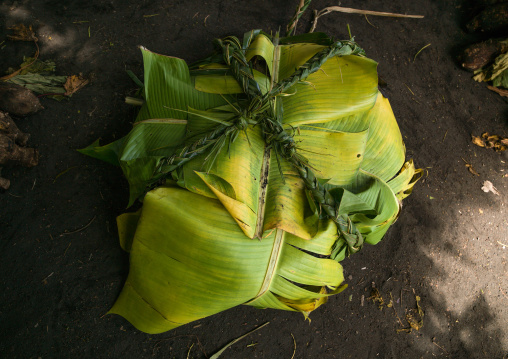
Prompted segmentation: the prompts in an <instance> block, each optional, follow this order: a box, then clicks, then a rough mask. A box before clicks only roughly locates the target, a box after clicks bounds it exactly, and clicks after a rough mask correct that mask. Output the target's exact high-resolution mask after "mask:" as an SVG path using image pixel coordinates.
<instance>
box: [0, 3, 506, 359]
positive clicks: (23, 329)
mask: <svg viewBox="0 0 508 359" xmlns="http://www.w3.org/2000/svg"><path fill="white" fill-rule="evenodd" d="M296 3H297V1H280V0H279V1H261V0H254V1H251V2H246V1H238V0H221V1H195V0H187V1H183V0H182V1H146V0H144V1H120V0H111V1H100V0H91V1H78V0H72V1H56V0H46V1H41V0H32V1H26V0H25V1H23V0H19V1H3V4H2V5H0V42H1V41H2V40H4V39H5V35H6V30H5V28H6V26H9V25H12V24H15V23H19V22H24V23H26V24H33V25H34V28H35V29H36V31H37V34H38V35H39V38H40V47H41V59H43V60H45V59H53V60H54V61H55V62H56V63H57V72H58V73H59V74H76V73H79V72H82V73H84V74H91V73H93V74H94V75H95V80H94V81H93V83H92V84H91V85H88V86H87V87H85V88H84V89H82V90H81V91H80V92H78V93H77V94H76V95H75V96H73V97H72V99H71V100H70V101H62V102H56V101H54V100H51V99H42V102H43V105H44V107H45V110H44V111H42V112H40V113H39V114H37V115H34V116H31V117H28V118H25V119H21V120H18V121H17V123H18V126H19V127H20V128H21V129H22V130H23V131H25V132H28V133H31V134H32V137H31V139H30V142H29V144H30V145H31V146H33V147H36V148H38V149H39V151H40V153H41V157H40V163H39V165H38V166H37V167H35V168H32V169H24V168H12V167H9V168H5V169H4V171H3V176H4V177H7V178H10V179H11V182H12V186H11V188H10V190H9V191H7V192H4V193H0V263H2V264H1V270H0V356H1V357H2V358H120V357H122V358H152V357H153V358H205V357H209V356H211V354H213V353H214V352H216V351H217V350H218V349H219V348H221V347H223V346H224V345H225V344H227V343H228V342H229V341H231V340H233V339H234V338H236V337H238V336H240V335H242V334H244V333H246V332H248V331H250V330H251V329H253V328H255V327H256V326H258V325H260V324H262V323H265V322H267V321H269V322H270V324H269V325H268V326H266V327H265V328H263V329H261V330H259V331H257V332H256V333H254V334H252V335H251V336H249V337H247V338H245V339H243V340H242V341H241V342H238V343H237V344H235V345H233V346H232V347H231V348H229V349H228V350H227V351H226V352H224V354H223V355H222V358H288V359H290V358H293V357H294V358H499V359H501V358H506V357H507V355H508V331H507V329H506V328H507V323H508V294H507V293H508V275H507V270H508V265H507V252H508V250H507V249H506V247H507V245H508V222H507V218H508V217H507V215H506V211H507V209H508V208H507V203H508V201H507V198H508V197H507V196H508V177H506V176H504V175H505V174H506V173H508V166H507V165H506V163H507V162H508V151H506V152H505V153H502V154H498V153H496V152H494V151H493V150H486V149H482V148H479V147H476V146H474V145H473V144H472V143H471V134H475V135H480V134H481V133H482V132H485V131H488V132H490V133H496V134H499V135H503V136H507V135H508V128H507V120H506V118H507V117H506V116H507V114H508V111H507V110H508V108H507V105H506V101H505V100H504V99H503V98H502V97H500V96H499V95H497V94H496V93H494V92H491V91H489V90H488V89H487V88H486V86H485V85H484V84H479V83H476V82H474V81H473V80H472V79H471V75H470V74H469V73H467V72H465V71H463V70H461V68H460V67H459V64H458V63H457V61H456V60H455V57H456V53H457V51H458V50H459V49H460V48H461V47H463V46H464V45H465V44H469V43H472V42H474V41H476V40H478V39H480V36H477V35H470V34H466V33H465V31H464V30H463V28H464V26H463V25H464V23H465V21H467V20H468V19H469V18H470V17H471V12H470V8H469V7H468V6H467V5H466V4H465V3H464V4H463V3H462V1H459V0H450V1H445V0H442V1H438V0H421V1H404V0H393V1H388V2H387V1H381V0H367V1H361V2H357V1H352V0H344V1H342V2H341V5H342V6H347V7H355V8H362V9H369V10H377V11H390V12H399V13H408V14H421V15H424V16H425V18H424V19H421V20H416V19H395V18H380V17H373V16H370V17H369V18H368V20H369V22H370V24H369V22H367V21H366V18H365V17H363V16H361V15H347V14H338V13H335V14H330V15H327V16H326V17H323V18H321V19H320V22H319V24H318V28H317V31H324V32H326V33H328V34H329V35H333V36H335V37H336V38H347V37H348V33H347V24H349V25H350V28H351V31H352V33H353V35H355V37H356V40H357V41H358V42H359V44H360V45H361V46H362V47H363V48H364V49H365V50H366V52H367V55H368V56H369V57H371V58H373V59H374V60H376V61H378V62H379V74H380V76H381V77H382V79H383V80H384V81H386V83H387V86H386V87H385V88H384V89H383V92H384V94H385V95H386V96H387V97H388V98H389V99H390V101H391V105H392V107H393V110H394V113H395V115H396V117H397V119H398V121H399V125H400V129H401V131H402V134H403V137H404V139H405V141H406V147H407V154H408V158H414V159H415V161H416V164H417V165H418V166H419V167H423V168H426V169H427V170H428V176H426V177H425V179H423V180H421V181H420V182H419V183H418V184H417V185H416V186H415V190H414V192H413V194H412V195H411V196H410V197H409V198H407V199H406V200H405V202H404V206H403V210H402V213H401V216H400V218H399V219H398V221H397V223H396V224H395V225H394V226H393V227H392V228H391V229H390V230H389V232H388V234H387V235H386V237H385V239H384V240H383V241H382V242H381V243H380V244H378V245H377V246H374V247H372V246H369V247H366V248H364V249H363V251H362V252H361V253H359V254H356V255H354V256H352V257H351V258H349V259H347V260H345V261H344V262H342V264H343V266H344V268H345V272H346V274H345V275H346V278H347V282H348V284H349V288H348V289H347V290H346V291H345V292H343V293H341V294H339V295H337V296H335V297H332V298H331V299H330V301H329V303H327V304H326V305H325V306H322V307H321V308H319V310H317V311H315V312H314V313H312V315H311V319H312V321H311V322H310V323H309V322H306V321H304V318H303V316H302V315H300V314H297V313H290V312H282V311H275V310H257V309H254V308H251V307H247V306H242V307H237V308H234V309H232V310H229V311H227V312H223V313H220V314H218V315H215V316H213V317H210V318H206V319H203V320H200V321H198V322H194V323H191V324H189V325H186V326H183V327H180V328H178V329H176V330H173V331H171V332H168V333H165V334H161V335H147V334H144V333H141V332H139V331H137V330H135V329H134V328H133V327H132V326H131V325H130V324H129V323H128V322H127V321H125V320H124V319H123V318H121V317H119V316H113V315H104V314H105V313H106V312H107V311H108V309H109V308H110V307H111V306H112V304H113V303H114V301H115V299H116V297H117V295H118V293H119V291H120V289H121V287H122V285H123V282H124V280H125V279H126V276H127V273H128V256H127V254H126V253H124V252H123V251H122V250H121V248H120V246H119V244H118V238H117V233H116V224H115V217H116V216H117V215H119V214H121V213H123V212H124V211H125V207H126V205H127V198H128V193H127V190H128V188H127V183H126V181H125V180H124V178H123V177H122V175H121V172H120V170H119V169H117V168H114V167H112V166H110V165H108V164H105V163H102V162H99V161H96V160H94V159H92V158H88V157H85V156H83V155H81V154H79V153H78V152H76V151H75V150H76V149H78V148H83V147H85V146H87V145H89V144H90V143H91V142H93V141H94V140H96V139H97V138H98V137H100V138H102V140H103V142H104V143H106V142H110V141H112V140H114V139H115V138H119V137H120V136H123V135H125V134H126V133H127V132H128V131H129V129H130V123H131V122H132V121H133V119H134V116H135V113H136V109H135V108H132V107H130V106H128V105H126V104H124V98H125V96H126V95H131V94H132V93H133V91H134V90H135V87H136V86H135V84H134V83H133V82H132V81H131V80H130V78H129V77H128V76H127V74H126V72H125V70H132V71H133V72H134V73H136V74H137V75H138V76H139V77H142V62H141V53H140V51H139V50H138V48H137V45H143V46H145V47H147V48H148V49H150V50H153V51H155V52H158V53H162V54H168V55H172V56H176V57H181V58H184V59H186V60H187V61H188V62H192V61H194V60H197V59H199V58H201V57H204V56H205V55H207V54H208V53H209V52H210V51H211V50H212V45H211V42H212V40H213V39H214V38H217V37H224V36H226V35H236V36H241V35H242V34H243V33H244V32H246V31H248V30H251V29H254V28H262V29H264V30H265V31H267V32H270V31H276V30H278V29H279V28H284V27H285V25H286V24H287V22H288V20H289V18H290V17H291V16H292V14H293V11H294V8H295V6H296ZM332 3H333V4H335V3H334V2H326V1H317V0H316V1H314V2H313V3H312V5H311V8H312V9H321V8H323V7H325V6H328V5H332ZM85 21H86V22H85ZM309 25H310V12H308V13H307V14H306V15H305V16H304V17H303V18H302V19H301V21H300V23H299V27H298V31H299V32H300V33H301V32H304V31H306V30H308V29H309V27H310V26H309ZM427 44H431V45H430V46H428V47H427V48H425V49H424V50H423V51H422V52H421V53H420V54H419V55H418V57H416V60H414V56H415V54H416V53H417V52H418V50H420V49H421V48H422V47H423V46H425V45H427ZM6 45H7V46H5V47H4V48H2V50H0V69H1V73H2V74H3V72H4V70H7V68H8V67H9V66H16V65H18V64H19V63H21V62H22V57H23V55H25V56H29V55H30V56H31V55H32V54H33V44H29V43H26V44H21V43H12V42H8V41H7V42H6ZM464 161H467V162H468V163H470V164H471V165H472V166H473V167H474V169H475V170H476V171H477V172H478V173H479V176H475V175H473V174H472V173H470V172H468V170H467V168H466V167H465V162H464ZM485 180H490V181H491V182H492V183H493V184H494V186H495V187H497V189H498V190H499V192H500V195H498V196H497V195H495V194H493V193H484V192H483V191H482V190H481V187H482V183H483V181H485ZM373 282H374V283H375V285H376V287H377V288H378V289H379V291H380V294H381V295H382V296H383V298H384V299H385V301H386V302H389V300H390V296H392V298H393V302H394V305H393V307H391V308H386V307H385V308H384V309H382V310H380V309H379V308H378V306H377V304H376V303H374V302H373V301H372V300H368V299H367V298H368V297H369V296H370V292H371V287H372V283H373ZM416 295H417V296H419V297H421V302H420V303H421V306H422V309H423V311H424V312H425V317H424V325H423V328H421V329H420V330H419V331H413V332H412V333H404V332H401V333H399V332H397V329H401V328H402V326H401V323H400V322H402V324H404V325H405V326H407V322H406V321H405V312H406V311H407V310H409V309H413V308H416V301H415V296H416ZM362 298H364V300H362ZM397 316H398V317H399V318H400V322H399V319H398V318H397ZM293 338H294V341H293ZM295 346H296V349H295ZM293 353H294V356H293Z"/></svg>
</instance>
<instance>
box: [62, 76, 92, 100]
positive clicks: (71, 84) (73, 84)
mask: <svg viewBox="0 0 508 359" xmlns="http://www.w3.org/2000/svg"><path fill="white" fill-rule="evenodd" d="M88 82H89V80H88V79H87V78H84V77H83V76H82V75H81V74H79V75H72V76H69V77H67V81H66V82H65V84H64V88H65V96H72V95H73V94H74V93H75V92H77V91H79V90H80V89H81V88H83V87H85V86H86V85H87V84H88Z"/></svg>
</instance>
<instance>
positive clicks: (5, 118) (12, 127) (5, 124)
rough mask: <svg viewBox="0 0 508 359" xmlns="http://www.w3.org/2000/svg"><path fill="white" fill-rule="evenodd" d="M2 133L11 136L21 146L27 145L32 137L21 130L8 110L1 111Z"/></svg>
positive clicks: (0, 128) (0, 131) (0, 123)
mask: <svg viewBox="0 0 508 359" xmlns="http://www.w3.org/2000/svg"><path fill="white" fill-rule="evenodd" d="M0 134H2V135H5V136H7V137H9V138H10V139H11V140H13V141H14V142H16V143H17V144H18V145H20V146H25V145H26V143H27V141H28V139H29V138H30V135H29V134H26V133H23V132H21V131H20V130H19V128H18V126H16V124H15V123H14V121H13V120H12V118H11V117H10V116H9V114H8V113H7V112H2V111H0Z"/></svg>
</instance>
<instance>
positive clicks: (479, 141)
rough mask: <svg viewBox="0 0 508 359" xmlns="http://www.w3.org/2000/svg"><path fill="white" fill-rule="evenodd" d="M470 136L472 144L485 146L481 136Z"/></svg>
mask: <svg viewBox="0 0 508 359" xmlns="http://www.w3.org/2000/svg"><path fill="white" fill-rule="evenodd" d="M471 137H472V142H473V144H475V145H477V146H480V147H485V142H484V141H483V140H482V138H481V137H478V136H473V135H471Z"/></svg>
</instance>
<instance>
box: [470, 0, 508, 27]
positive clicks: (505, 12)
mask: <svg viewBox="0 0 508 359" xmlns="http://www.w3.org/2000/svg"><path fill="white" fill-rule="evenodd" d="M506 27H508V2H503V3H499V4H495V5H492V6H489V7H487V8H485V9H484V10H482V11H481V12H480V13H479V14H478V15H476V16H475V17H474V18H473V19H472V20H471V21H470V22H469V23H468V24H467V25H466V28H467V30H468V31H469V32H476V31H482V32H496V31H500V30H504V29H505V28H506Z"/></svg>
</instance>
